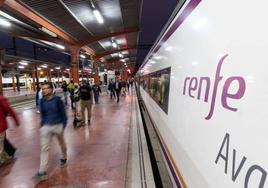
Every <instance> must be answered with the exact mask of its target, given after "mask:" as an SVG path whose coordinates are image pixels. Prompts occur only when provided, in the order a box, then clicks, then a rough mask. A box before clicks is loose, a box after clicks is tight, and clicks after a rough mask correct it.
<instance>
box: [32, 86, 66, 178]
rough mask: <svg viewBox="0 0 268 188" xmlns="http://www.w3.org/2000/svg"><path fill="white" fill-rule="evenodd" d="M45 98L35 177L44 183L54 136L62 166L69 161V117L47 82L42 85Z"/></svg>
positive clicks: (42, 107) (42, 102)
mask: <svg viewBox="0 0 268 188" xmlns="http://www.w3.org/2000/svg"><path fill="white" fill-rule="evenodd" d="M42 92H43V98H42V99H41V100H40V113H41V128H40V137H41V138H40V144H41V156H40V168H39V171H38V173H37V174H36V175H35V176H34V179H35V180H38V181H44V180H46V179H47V178H48V177H47V166H48V156H49V143H50V141H51V139H52V137H53V136H55V137H56V138H57V139H58V142H59V145H60V147H61V159H60V166H61V167H64V166H65V164H66V161H67V148H66V144H65V140H64V129H65V127H66V125H67V116H66V112H65V108H64V104H63V102H62V100H61V99H60V97H59V96H55V95H53V85H52V83H51V82H46V83H44V84H43V85H42Z"/></svg>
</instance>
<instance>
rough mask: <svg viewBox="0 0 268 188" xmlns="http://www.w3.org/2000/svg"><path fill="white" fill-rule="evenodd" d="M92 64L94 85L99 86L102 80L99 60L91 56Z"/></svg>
mask: <svg viewBox="0 0 268 188" xmlns="http://www.w3.org/2000/svg"><path fill="white" fill-rule="evenodd" d="M91 59H92V63H93V72H94V74H93V78H94V83H95V84H99V81H100V78H99V72H98V63H97V59H94V57H93V56H91Z"/></svg>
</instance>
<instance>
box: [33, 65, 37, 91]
mask: <svg viewBox="0 0 268 188" xmlns="http://www.w3.org/2000/svg"><path fill="white" fill-rule="evenodd" d="M32 69H33V71H32V78H33V83H32V84H33V91H36V89H35V78H36V77H35V70H34V69H35V67H32Z"/></svg>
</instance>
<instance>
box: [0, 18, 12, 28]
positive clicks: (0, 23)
mask: <svg viewBox="0 0 268 188" xmlns="http://www.w3.org/2000/svg"><path fill="white" fill-rule="evenodd" d="M0 25H2V26H5V27H10V26H11V23H10V22H9V21H7V20H5V19H2V18H0Z"/></svg>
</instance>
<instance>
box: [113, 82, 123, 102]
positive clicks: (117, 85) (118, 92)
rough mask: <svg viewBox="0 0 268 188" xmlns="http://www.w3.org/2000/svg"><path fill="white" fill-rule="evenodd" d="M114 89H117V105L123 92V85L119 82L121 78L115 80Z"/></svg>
mask: <svg viewBox="0 0 268 188" xmlns="http://www.w3.org/2000/svg"><path fill="white" fill-rule="evenodd" d="M114 89H115V92H116V97H117V103H119V97H120V92H121V83H120V81H119V78H116V79H115V83H114Z"/></svg>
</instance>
